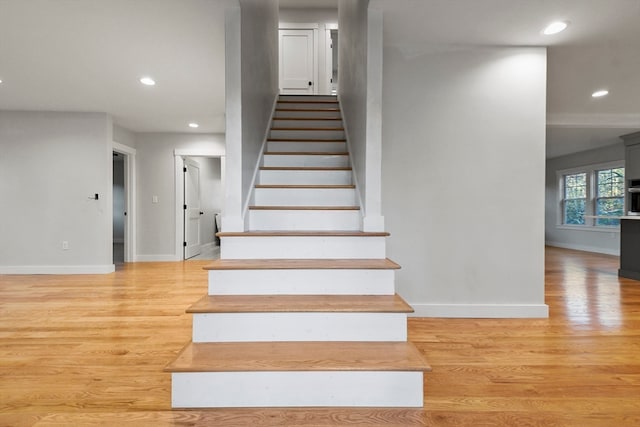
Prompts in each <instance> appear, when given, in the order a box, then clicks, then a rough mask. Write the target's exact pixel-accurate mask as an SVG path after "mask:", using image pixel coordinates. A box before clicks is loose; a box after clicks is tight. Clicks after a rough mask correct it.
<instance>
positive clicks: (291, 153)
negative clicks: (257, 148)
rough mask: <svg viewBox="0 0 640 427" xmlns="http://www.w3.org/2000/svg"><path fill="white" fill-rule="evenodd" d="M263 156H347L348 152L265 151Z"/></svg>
mask: <svg viewBox="0 0 640 427" xmlns="http://www.w3.org/2000/svg"><path fill="white" fill-rule="evenodd" d="M264 155H265V156H330V157H334V156H336V157H337V156H348V155H349V153H348V152H346V151H342V152H335V153H332V152H331V151H281V152H278V151H265V152H264Z"/></svg>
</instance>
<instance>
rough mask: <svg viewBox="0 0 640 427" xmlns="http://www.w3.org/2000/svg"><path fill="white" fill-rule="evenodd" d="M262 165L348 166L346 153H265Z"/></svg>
mask: <svg viewBox="0 0 640 427" xmlns="http://www.w3.org/2000/svg"><path fill="white" fill-rule="evenodd" d="M264 166H278V167H283V166H297V167H303V166H307V167H308V166H323V167H334V168H338V167H348V166H349V156H348V155H346V154H345V155H330V154H328V155H310V154H307V155H291V154H286V155H276V154H265V156H264Z"/></svg>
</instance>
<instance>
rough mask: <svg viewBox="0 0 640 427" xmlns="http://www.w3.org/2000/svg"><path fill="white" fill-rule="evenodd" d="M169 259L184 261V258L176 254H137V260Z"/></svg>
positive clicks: (162, 260) (161, 260)
mask: <svg viewBox="0 0 640 427" xmlns="http://www.w3.org/2000/svg"><path fill="white" fill-rule="evenodd" d="M168 261H182V259H181V258H179V257H177V256H176V255H175V254H166V255H136V262H168Z"/></svg>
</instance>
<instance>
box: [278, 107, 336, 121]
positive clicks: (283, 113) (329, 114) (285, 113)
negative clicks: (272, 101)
mask: <svg viewBox="0 0 640 427" xmlns="http://www.w3.org/2000/svg"><path fill="white" fill-rule="evenodd" d="M281 108H282V109H283V110H276V111H275V115H274V117H304V118H315V117H321V118H337V119H339V118H341V115H340V111H333V110H329V109H326V108H324V109H323V108H319V109H318V110H292V109H291V108H289V107H287V106H285V105H282V107H281ZM321 110H324V111H321Z"/></svg>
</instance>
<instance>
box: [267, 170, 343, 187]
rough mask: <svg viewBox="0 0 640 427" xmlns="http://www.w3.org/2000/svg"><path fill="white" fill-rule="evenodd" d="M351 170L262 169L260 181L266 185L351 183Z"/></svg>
mask: <svg viewBox="0 0 640 427" xmlns="http://www.w3.org/2000/svg"><path fill="white" fill-rule="evenodd" d="M351 177H352V175H351V171H350V170H261V171H260V173H259V175H258V183H259V184H264V185H278V184H282V185H350V184H351V183H352V181H351V179H352V178H351Z"/></svg>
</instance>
